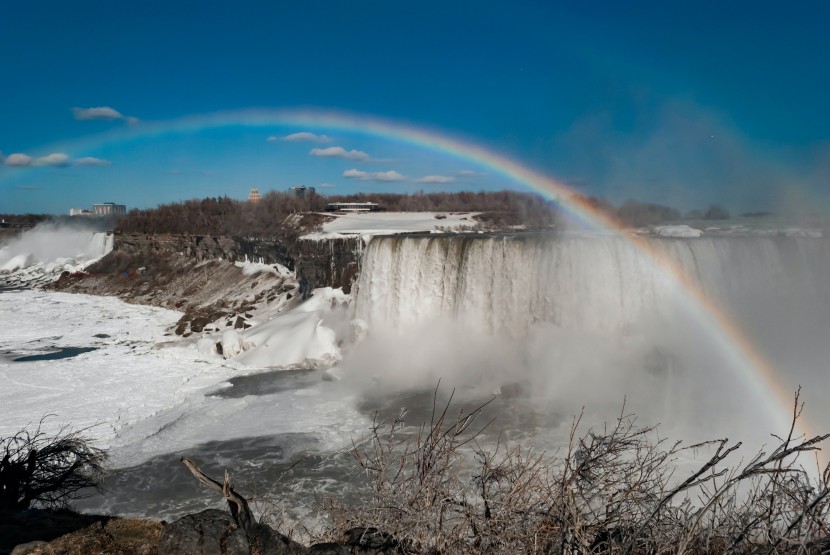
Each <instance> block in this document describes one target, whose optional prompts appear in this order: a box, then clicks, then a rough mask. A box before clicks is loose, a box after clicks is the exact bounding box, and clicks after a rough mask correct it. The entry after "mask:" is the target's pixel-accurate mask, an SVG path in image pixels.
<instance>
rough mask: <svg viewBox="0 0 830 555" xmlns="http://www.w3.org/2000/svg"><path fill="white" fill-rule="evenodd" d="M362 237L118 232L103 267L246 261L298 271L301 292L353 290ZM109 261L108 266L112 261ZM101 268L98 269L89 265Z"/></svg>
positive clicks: (132, 268)
mask: <svg viewBox="0 0 830 555" xmlns="http://www.w3.org/2000/svg"><path fill="white" fill-rule="evenodd" d="M362 245H363V243H362V239H361V238H360V237H357V236H340V237H332V238H325V239H302V238H299V239H290V240H286V239H283V240H278V239H273V238H271V239H269V238H257V237H210V236H203V235H143V234H121V235H117V236H116V237H115V245H114V247H113V252H112V253H111V254H110V255H109V258H110V259H111V261H115V260H120V261H121V264H116V265H115V266H117V267H113V268H107V271H110V270H115V271H117V272H118V273H121V274H123V273H125V272H126V273H128V274H129V273H130V272H135V271H137V270H138V269H139V268H146V267H148V266H149V265H151V264H153V262H154V261H157V260H158V259H159V258H175V257H183V258H186V259H188V260H194V261H197V262H201V261H207V260H219V259H221V260H227V261H229V262H237V261H242V260H248V261H252V262H262V263H265V264H280V265H282V266H284V267H285V268H287V269H288V270H292V271H294V272H295V273H296V277H297V280H298V281H299V283H300V291H301V293H302V294H303V295H304V296H305V295H307V294H308V292H310V291H311V290H312V289H314V288H316V287H335V288H342V289H343V291H344V292H345V293H348V292H349V291H350V290H351V286H352V283H353V282H354V280H355V279H356V277H357V270H358V264H359V258H360V254H361V252H362ZM110 265H112V264H110ZM93 270H94V271H100V268H99V269H97V270H96V269H93Z"/></svg>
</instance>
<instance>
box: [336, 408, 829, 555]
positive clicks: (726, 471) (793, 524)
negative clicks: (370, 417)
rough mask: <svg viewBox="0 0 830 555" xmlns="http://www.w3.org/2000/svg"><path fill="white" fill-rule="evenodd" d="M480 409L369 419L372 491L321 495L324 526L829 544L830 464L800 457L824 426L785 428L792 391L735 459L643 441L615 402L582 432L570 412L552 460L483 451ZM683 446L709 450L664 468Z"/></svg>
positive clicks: (475, 548)
mask: <svg viewBox="0 0 830 555" xmlns="http://www.w3.org/2000/svg"><path fill="white" fill-rule="evenodd" d="M482 408H483V407H479V408H477V409H475V410H473V411H472V412H471V413H469V414H464V413H463V412H462V413H460V414H459V415H458V416H457V418H455V419H452V418H451V417H449V403H448V404H447V405H446V406H445V407H444V408H443V410H438V411H433V417H432V419H431V421H430V422H429V424H425V425H423V426H422V427H421V428H420V430H419V431H418V432H417V433H416V434H414V435H410V434H406V433H405V430H404V421H403V418H404V416H405V411H401V413H400V414H399V415H398V417H397V418H395V419H394V420H393V421H392V422H390V423H382V422H379V421H377V419H376V421H375V423H374V425H373V427H372V429H371V432H370V435H369V437H368V438H367V439H366V441H364V442H361V443H359V444H355V446H354V449H353V451H352V454H353V456H354V458H355V460H356V461H357V463H358V464H359V465H360V467H361V468H362V469H363V470H364V472H365V473H366V475H367V476H368V477H369V478H370V480H371V489H372V498H371V500H370V502H369V503H367V504H365V505H362V506H349V505H344V504H341V503H337V502H336V501H333V500H327V501H326V503H325V506H324V509H325V512H326V513H327V514H328V516H329V519H330V523H331V524H332V530H331V534H332V535H334V534H335V533H337V531H342V530H347V529H350V528H353V527H355V526H364V527H373V528H377V529H379V530H383V531H385V532H388V533H389V534H391V535H392V536H394V537H395V538H396V539H397V540H398V542H399V543H398V545H399V550H400V551H401V552H403V553H434V554H437V553H442V554H451V553H625V554H640V553H648V554H661V553H756V552H757V553H830V465H828V467H827V468H825V469H824V472H823V473H821V476H820V477H819V478H815V477H811V475H810V474H809V473H808V472H806V471H805V470H804V469H803V468H802V466H801V464H799V457H800V456H803V455H805V454H806V453H809V452H811V451H814V450H817V449H818V444H819V443H820V442H822V441H823V440H825V439H827V438H828V437H830V434H827V435H822V436H816V437H813V438H809V439H804V438H798V437H795V435H794V430H795V424H796V421H797V420H798V418H799V417H800V414H801V408H802V407H801V405H800V403H799V395H798V393H796V396H795V404H794V410H793V420H792V427H791V428H790V431H789V434H788V435H787V436H786V437H784V438H780V443H779V445H778V446H777V447H775V448H774V449H773V450H772V451H771V452H770V453H763V452H762V453H759V454H758V455H757V456H756V457H755V458H754V459H753V460H752V461H751V462H750V463H749V464H746V465H745V466H743V465H740V464H739V465H736V466H732V467H730V466H728V465H725V464H724V461H725V460H726V459H727V458H728V457H730V456H731V455H732V454H733V453H734V452H735V451H736V450H737V449H738V448H739V447H740V443H737V444H734V445H730V444H729V442H728V440H725V439H724V440H716V441H712V442H707V443H705V444H698V445H693V446H683V445H681V443H680V442H677V443H674V444H666V443H665V442H664V441H663V440H657V441H652V439H651V438H652V437H654V436H655V434H654V433H653V432H654V431H655V430H654V429H653V428H639V427H637V426H636V423H635V419H634V417H633V416H631V415H626V414H625V413H624V412H622V413H621V414H620V416H619V417H618V418H617V420H616V423H615V424H614V426H613V428H611V429H610V430H604V431H603V432H602V433H597V432H593V431H589V432H588V433H586V434H584V435H583V436H582V437H579V436H578V435H577V430H578V426H579V423H580V418H575V419H574V422H573V425H572V427H571V435H570V442H569V445H568V448H567V451H566V452H565V453H564V455H562V456H547V455H545V454H541V453H536V452H534V451H533V450H532V449H525V448H522V447H507V446H505V445H501V444H499V445H497V446H496V447H495V448H494V449H489V450H488V449H484V448H482V447H481V446H479V445H478V444H477V443H476V436H477V435H478V433H480V430H478V431H477V430H476V429H474V428H475V426H476V423H477V421H478V419H479V418H480V417H481V411H482ZM691 449H694V450H698V451H699V450H702V449H712V450H713V454H712V455H711V457H710V458H709V459H708V460H707V461H706V462H705V463H704V464H703V465H701V466H700V467H699V468H698V469H697V470H696V471H694V472H692V473H691V475H690V476H689V477H688V478H686V479H677V478H675V477H674V476H673V472H675V471H676V469H677V467H676V462H677V459H678V458H679V457H681V456H682V455H683V452H685V451H688V450H691ZM471 457H473V458H474V459H475V465H474V470H473V471H470V470H469V467H470V461H469V459H470V458H471ZM465 458H466V459H467V462H464V461H465ZM801 462H805V461H803V460H802V461H801Z"/></svg>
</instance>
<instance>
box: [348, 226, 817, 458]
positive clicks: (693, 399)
mask: <svg viewBox="0 0 830 555" xmlns="http://www.w3.org/2000/svg"><path fill="white" fill-rule="evenodd" d="M447 243H449V241H447V239H423V238H421V239H416V238H408V239H401V238H386V239H380V238H376V239H375V240H373V242H372V243H371V244H370V246H369V248H368V250H367V252H366V254H365V257H366V258H365V260H364V268H363V273H362V274H361V279H360V282H359V284H358V291H357V293H356V301H355V304H356V316H357V317H358V318H359V319H363V320H365V321H367V322H368V329H369V334H368V336H367V337H366V338H365V339H364V340H363V341H361V342H359V343H358V344H357V345H355V346H354V347H353V348H351V350H349V352H348V353H347V354H346V356H345V357H344V361H343V363H342V364H341V365H340V370H341V374H342V375H343V376H345V378H344V379H345V382H346V384H347V385H348V386H349V387H352V388H353V390H354V391H355V392H357V393H358V394H359V395H363V396H364V397H366V398H368V399H375V400H377V399H380V398H384V397H392V398H395V397H400V396H405V395H406V394H407V392H413V391H431V390H432V389H434V388H435V387H436V385H437V384H438V383H439V382H440V385H441V389H442V390H444V391H447V392H448V391H452V390H455V396H456V399H459V400H461V401H463V402H473V401H476V400H483V399H487V398H489V397H492V396H493V395H495V396H496V397H497V399H498V400H499V403H496V404H495V406H496V407H501V408H502V411H503V414H502V415H501V416H499V417H497V421H498V420H500V419H501V420H503V421H505V423H506V424H507V425H508V426H509V425H510V422H511V421H512V420H513V416H515V414H507V413H516V412H517V411H519V412H521V411H525V412H532V413H534V414H537V415H545V416H544V418H542V419H541V420H540V421H539V423H538V425H539V426H540V428H541V429H542V430H544V429H548V428H550V429H554V428H561V427H562V426H568V425H570V421H571V418H572V417H573V416H574V415H577V414H580V413H581V412H583V410H584V412H585V422H586V423H588V424H589V425H595V426H602V424H603V423H604V422H608V421H612V420H613V419H614V418H615V417H616V416H618V415H619V413H620V410H621V409H622V406H623V403H624V404H625V410H626V412H628V413H634V414H636V415H637V416H638V418H639V420H640V422H641V424H643V425H657V424H659V425H660V427H661V433H663V434H665V435H670V436H671V437H672V438H675V439H684V440H686V441H692V442H694V441H701V440H705V439H712V438H714V437H724V436H728V437H732V438H734V439H739V440H741V441H745V442H747V443H748V444H749V445H753V446H755V447H760V446H761V445H762V444H764V443H768V442H769V439H770V434H779V435H780V434H783V433H786V425H787V424H788V422H786V415H787V413H788V411H789V410H790V409H791V407H787V406H784V403H786V401H784V402H783V403H778V404H776V405H775V406H770V405H769V404H767V402H766V401H764V400H763V399H761V398H759V397H757V396H756V395H755V394H754V393H753V391H754V390H755V387H756V386H757V385H758V382H759V380H761V379H762V378H761V377H760V376H757V375H747V374H746V373H744V372H742V371H740V370H739V369H738V368H737V366H738V365H739V364H740V363H743V362H745V361H738V362H736V360H735V359H734V357H733V355H731V354H730V353H729V352H725V351H724V350H723V349H722V348H721V346H720V345H719V342H718V340H719V339H720V336H722V335H723V334H724V333H725V331H724V330H722V329H718V328H717V327H716V326H715V324H714V323H713V322H712V321H708V320H701V319H700V318H698V317H695V316H694V315H693V313H692V312H693V311H690V310H689V300H688V297H687V296H685V295H684V294H683V292H682V291H680V290H679V289H678V288H677V287H676V284H673V283H672V282H671V280H669V279H667V277H666V276H665V275H663V274H662V273H661V272H660V271H659V269H655V268H654V265H653V264H651V263H650V262H649V261H647V260H645V259H644V258H643V257H642V255H641V254H638V253H637V252H635V251H634V249H633V248H632V247H631V246H630V245H628V244H627V243H626V242H625V241H624V240H622V239H619V238H607V237H605V238H587V239H586V238H582V239H579V240H573V239H563V238H548V239H539V240H532V241H529V240H524V241H516V240H514V241H510V240H507V239H483V238H478V239H469V240H464V242H463V244H461V245H456V246H455V247H452V246H447ZM654 248H655V249H657V250H658V251H660V253H661V255H662V256H666V257H668V258H669V259H671V260H672V261H673V262H674V263H675V264H679V265H680V266H681V267H683V268H684V270H685V271H687V272H688V273H689V275H690V276H692V277H693V278H694V279H695V281H697V283H698V285H699V286H700V287H701V288H702V289H703V290H704V291H705V292H706V294H707V296H709V298H710V300H711V302H713V303H714V304H716V305H717V306H718V307H719V309H720V310H723V311H725V312H726V313H728V314H729V315H730V317H731V318H732V319H733V320H734V321H735V322H736V323H737V324H738V325H739V327H740V328H741V329H742V330H743V332H744V333H745V334H746V335H747V336H748V337H749V339H750V341H751V343H752V344H753V349H754V350H755V351H756V353H757V354H759V355H760V356H761V357H762V358H764V359H766V360H768V361H769V362H770V363H772V364H773V365H774V366H775V368H776V370H777V373H778V376H777V380H778V382H779V383H778V385H779V386H780V387H781V388H782V389H784V390H785V391H791V392H794V391H795V390H796V388H797V387H798V386H799V385H801V386H803V388H804V391H803V393H802V399H803V400H805V401H806V403H807V408H806V411H805V416H806V419H807V421H809V422H810V423H811V424H812V428H817V427H819V428H820V426H821V424H822V423H824V422H828V421H830V410H828V408H827V405H826V403H824V402H823V397H824V391H823V389H822V387H821V384H822V382H823V381H824V380H825V379H826V378H824V376H825V375H826V373H825V372H826V370H825V366H824V361H826V360H828V359H830V348H828V346H827V342H826V340H825V339H822V334H823V333H825V331H826V329H828V327H830V317H828V315H830V296H829V295H828V293H827V290H828V289H827V285H828V284H827V277H826V276H828V275H830V272H828V270H830V268H828V264H830V246H828V243H827V241H826V240H823V239H793V238H790V239H787V238H767V237H751V238H750V237H743V238H735V237H719V238H703V239H696V240H688V239H672V240H666V239H655V240H654ZM762 387H768V386H767V384H762ZM782 415H783V419H782ZM494 425H496V426H497V425H498V423H496V424H494ZM559 431H560V432H562V430H561V429H560V430H559ZM816 431H822V429H819V430H816Z"/></svg>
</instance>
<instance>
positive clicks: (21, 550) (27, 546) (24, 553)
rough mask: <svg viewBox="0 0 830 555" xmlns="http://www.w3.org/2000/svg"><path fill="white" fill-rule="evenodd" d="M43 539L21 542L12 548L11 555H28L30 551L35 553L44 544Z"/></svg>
mask: <svg viewBox="0 0 830 555" xmlns="http://www.w3.org/2000/svg"><path fill="white" fill-rule="evenodd" d="M46 545H47V543H46V542H44V541H33V542H29V543H22V544H20V545H18V546H17V547H15V548H14V549H12V552H11V555H29V554H30V553H37V552H38V551H39V550H40V548H42V547H44V546H46Z"/></svg>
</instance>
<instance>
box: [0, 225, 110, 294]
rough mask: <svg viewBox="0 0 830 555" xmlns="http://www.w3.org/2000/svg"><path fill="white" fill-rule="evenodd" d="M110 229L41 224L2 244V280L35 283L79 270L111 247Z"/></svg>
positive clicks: (0, 253)
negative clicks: (100, 229)
mask: <svg viewBox="0 0 830 555" xmlns="http://www.w3.org/2000/svg"><path fill="white" fill-rule="evenodd" d="M112 247H113V236H112V234H111V233H103V232H95V231H92V230H90V229H88V228H85V227H82V226H80V227H79V226H65V225H56V224H51V223H45V224H40V225H38V226H37V227H35V228H34V229H31V230H28V231H25V232H23V233H22V234H20V235H19V236H17V237H15V238H13V239H11V240H9V241H8V242H7V243H6V244H5V245H2V246H0V283H3V282H5V283H6V284H7V285H13V286H21V285H22V286H35V285H42V284H44V283H47V282H50V281H53V280H54V279H56V278H57V277H58V276H59V275H60V274H61V272H64V271H68V272H76V271H81V270H83V269H84V268H85V267H86V266H88V265H89V264H91V263H92V262H94V261H95V260H98V259H99V258H101V257H102V256H104V255H106V254H107V253H108V252H110V251H111V250H112Z"/></svg>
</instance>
